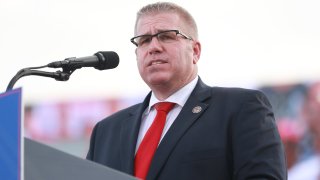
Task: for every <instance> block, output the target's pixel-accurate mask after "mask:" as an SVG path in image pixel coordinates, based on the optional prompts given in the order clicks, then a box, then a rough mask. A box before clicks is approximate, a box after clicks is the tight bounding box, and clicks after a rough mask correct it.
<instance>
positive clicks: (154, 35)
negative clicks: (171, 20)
mask: <svg viewBox="0 0 320 180" xmlns="http://www.w3.org/2000/svg"><path fill="white" fill-rule="evenodd" d="M166 32H175V33H176V35H178V34H180V35H181V36H182V37H183V38H185V39H189V40H191V41H193V39H192V38H191V37H190V36H187V35H185V34H184V33H182V32H181V31H179V30H165V31H160V32H158V33H156V34H143V35H139V36H135V37H133V38H131V39H130V41H131V42H132V43H133V44H134V45H135V46H137V47H139V45H138V43H136V42H135V41H134V40H135V39H136V38H139V37H143V36H148V37H150V38H151V40H152V38H153V37H157V36H158V35H159V34H162V33H166Z"/></svg>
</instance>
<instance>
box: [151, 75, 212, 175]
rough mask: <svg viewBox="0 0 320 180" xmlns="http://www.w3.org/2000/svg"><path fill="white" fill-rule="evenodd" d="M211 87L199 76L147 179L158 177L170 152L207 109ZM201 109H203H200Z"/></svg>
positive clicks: (160, 146) (164, 139)
mask: <svg viewBox="0 0 320 180" xmlns="http://www.w3.org/2000/svg"><path fill="white" fill-rule="evenodd" d="M210 96H211V94H210V88H209V87H208V86H206V85H205V84H204V83H203V82H202V81H201V80H200V78H199V81H198V83H197V86H196V88H195V89H194V91H193V92H192V94H191V95H190V97H189V99H188V101H187V102H186V104H185V105H184V106H183V108H182V110H181V112H180V114H179V115H178V117H177V119H176V120H175V121H174V123H173V124H172V126H171V127H170V129H169V130H168V132H167V133H166V135H165V136H164V138H163V139H162V141H161V143H160V145H159V147H158V149H157V151H156V153H155V155H154V157H153V160H152V163H151V166H150V169H149V173H148V176H147V179H156V178H157V176H158V174H159V172H160V171H161V168H162V167H163V165H164V164H165V163H166V161H167V159H168V157H169V155H170V153H171V152H172V150H173V149H174V147H175V145H176V144H177V143H178V141H179V140H180V138H181V137H182V136H183V135H184V134H185V132H186V131H187V130H188V129H189V128H190V127H191V126H192V125H193V124H194V122H196V121H197V120H198V119H199V117H200V116H201V115H202V114H203V113H204V112H205V111H206V109H207V107H208V104H206V103H204V100H206V99H207V98H209V97H210ZM199 109H201V110H200V111H199Z"/></svg>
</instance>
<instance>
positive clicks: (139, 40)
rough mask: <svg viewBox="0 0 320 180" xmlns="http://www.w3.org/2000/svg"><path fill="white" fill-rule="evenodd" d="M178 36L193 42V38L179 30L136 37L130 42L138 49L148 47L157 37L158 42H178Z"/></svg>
mask: <svg viewBox="0 0 320 180" xmlns="http://www.w3.org/2000/svg"><path fill="white" fill-rule="evenodd" d="M178 35H181V36H182V37H183V38H185V39H189V40H193V39H192V38H191V37H189V36H187V35H185V34H183V33H182V32H180V31H179V30H166V31H161V32H158V33H156V34H144V35H140V36H136V37H133V38H131V39H130V41H131V42H132V43H133V44H134V45H136V46H137V47H142V46H146V45H148V44H149V43H150V42H151V41H152V38H153V37H157V39H158V41H160V42H164V43H170V42H174V41H177V40H178Z"/></svg>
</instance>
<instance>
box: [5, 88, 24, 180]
mask: <svg viewBox="0 0 320 180" xmlns="http://www.w3.org/2000/svg"><path fill="white" fill-rule="evenodd" d="M21 112H22V111H21V88H19V89H15V90H13V91H10V92H6V93H3V94H0V179H6V180H19V179H20V177H21V175H20V172H21V171H20V170H21V157H20V155H21V139H22V138H21V133H20V132H21V131H20V130H21Z"/></svg>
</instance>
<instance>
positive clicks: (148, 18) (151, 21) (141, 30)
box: [136, 13, 182, 35]
mask: <svg viewBox="0 0 320 180" xmlns="http://www.w3.org/2000/svg"><path fill="white" fill-rule="evenodd" d="M181 28H182V22H181V18H180V16H179V15H178V14H176V13H157V14H148V15H143V16H141V17H140V18H139V20H138V21H137V26H136V34H137V35H140V34H146V33H156V32H157V31H161V30H172V29H181Z"/></svg>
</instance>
